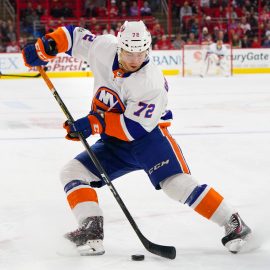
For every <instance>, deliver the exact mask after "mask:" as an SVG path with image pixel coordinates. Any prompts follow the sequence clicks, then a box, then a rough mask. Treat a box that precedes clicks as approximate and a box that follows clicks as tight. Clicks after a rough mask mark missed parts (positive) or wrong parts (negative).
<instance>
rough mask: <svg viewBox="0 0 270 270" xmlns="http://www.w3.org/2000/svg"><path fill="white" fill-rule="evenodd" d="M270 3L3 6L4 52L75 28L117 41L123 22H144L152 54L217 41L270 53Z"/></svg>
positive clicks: (98, 0) (63, 0) (53, 0)
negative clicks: (62, 29)
mask: <svg viewBox="0 0 270 270" xmlns="http://www.w3.org/2000/svg"><path fill="white" fill-rule="evenodd" d="M269 8H270V1H269V0H254V1H250V0H148V1H143V0H137V1H125V0H107V1H106V0H77V1H71V0H42V1H41V0H28V1H27V0H17V1H16V0H0V52H2V53H3V52H20V49H21V48H22V47H23V46H24V45H25V44H26V43H28V42H31V41H34V40H35V39H36V38H38V37H41V36H43V35H44V34H45V33H46V32H50V31H53V30H55V29H56V28H57V27H58V26H62V25H66V24H73V25H79V26H82V27H84V28H87V29H90V30H91V32H93V33H94V34H96V35H101V34H106V33H111V34H113V35H117V32H118V30H119V28H120V26H121V24H122V23H123V22H124V21H125V20H140V19H141V20H143V21H144V22H145V24H146V25H147V27H148V28H149V30H150V32H151V34H152V36H153V49H154V50H174V49H176V50H179V49H182V47H183V45H184V44H209V43H211V42H215V41H216V40H218V39H222V40H223V41H224V43H229V44H231V45H232V48H269V47H270V11H269Z"/></svg>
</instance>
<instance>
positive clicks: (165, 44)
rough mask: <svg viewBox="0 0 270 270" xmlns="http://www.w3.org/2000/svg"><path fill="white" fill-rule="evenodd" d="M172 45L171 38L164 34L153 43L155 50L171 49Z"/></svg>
mask: <svg viewBox="0 0 270 270" xmlns="http://www.w3.org/2000/svg"><path fill="white" fill-rule="evenodd" d="M172 49H173V45H172V43H171V40H170V39H169V38H168V37H167V36H166V35H163V36H162V37H161V39H160V40H158V41H157V43H156V44H155V50H172Z"/></svg>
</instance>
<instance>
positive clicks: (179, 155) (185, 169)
mask: <svg viewBox="0 0 270 270" xmlns="http://www.w3.org/2000/svg"><path fill="white" fill-rule="evenodd" d="M160 130H161V132H162V133H163V135H164V136H165V137H166V138H167V140H168V141H169V142H170V145H171V147H172V149H173V151H174V153H175V156H176V158H177V160H178V161H179V164H180V167H181V168H182V171H183V172H184V173H187V174H190V170H189V168H188V165H187V163H186V161H185V158H184V156H183V153H182V151H181V149H180V147H179V146H178V144H177V143H176V141H175V140H174V139H173V137H172V136H171V134H170V133H169V131H168V130H167V128H166V127H163V126H160Z"/></svg>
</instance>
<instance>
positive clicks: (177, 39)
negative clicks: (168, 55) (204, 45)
mask: <svg viewBox="0 0 270 270" xmlns="http://www.w3.org/2000/svg"><path fill="white" fill-rule="evenodd" d="M184 45H185V41H184V40H183V39H182V36H181V33H177V34H176V37H175V40H174V41H173V42H172V46H173V48H174V49H175V50H181V49H183V47H184Z"/></svg>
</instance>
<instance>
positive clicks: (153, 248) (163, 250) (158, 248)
mask: <svg viewBox="0 0 270 270" xmlns="http://www.w3.org/2000/svg"><path fill="white" fill-rule="evenodd" d="M38 71H39V72H40V74H41V76H42V78H43V79H44V81H45V82H46V84H47V86H48V87H49V89H50V91H51V92H52V93H53V95H54V97H55V99H56V101H57V102H58V104H59V105H60V107H61V109H62V111H63V112H64V114H65V115H66V117H67V119H68V120H69V121H71V122H74V119H73V117H72V115H71V114H70V112H69V110H68V108H67V107H66V105H65V103H64V102H63V100H62V99H61V97H60V96H59V94H58V93H57V91H56V89H55V87H54V86H53V84H52V82H51V80H50V79H49V77H48V76H47V74H46V72H45V71H44V70H43V69H42V67H38ZM79 138H80V141H81V142H82V144H83V145H84V147H85V149H86V151H87V153H88V155H89V156H90V158H91V160H92V161H93V163H94V165H95V166H96V168H97V170H98V172H99V173H100V175H101V177H102V179H103V181H104V182H105V183H106V185H107V186H108V187H109V189H110V190H111V192H112V194H113V196H114V197H115V199H116V201H117V202H118V204H119V206H120V207H121V209H122V210H123V212H124V214H125V215H126V217H127V219H128V221H129V223H130V224H131V226H132V227H133V229H134V231H135V232H136V234H137V236H138V237H139V239H140V240H141V242H142V244H143V245H144V247H145V248H146V249H147V250H148V251H149V252H151V253H154V254H156V255H159V256H161V257H165V258H169V259H174V258H175V256H176V250H175V248H174V247H172V246H162V245H158V244H154V243H152V242H150V241H149V240H148V239H146V238H145V237H144V235H143V234H142V233H141V231H140V229H139V228H138V226H137V224H136V222H135V221H134V219H133V217H132V216H131V214H130V213H129V211H128V209H127V207H126V205H125V204H124V202H123V201H122V199H121V197H120V196H119V194H118V192H117V190H116V189H115V187H114V185H113V184H112V182H111V180H110V177H109V176H108V175H107V173H106V171H105V170H104V168H103V167H102V165H101V164H100V162H99V160H98V159H97V157H96V155H95V154H94V152H93V151H92V149H91V148H90V146H89V144H88V142H87V141H86V139H85V138H84V136H83V135H82V133H79Z"/></svg>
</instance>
